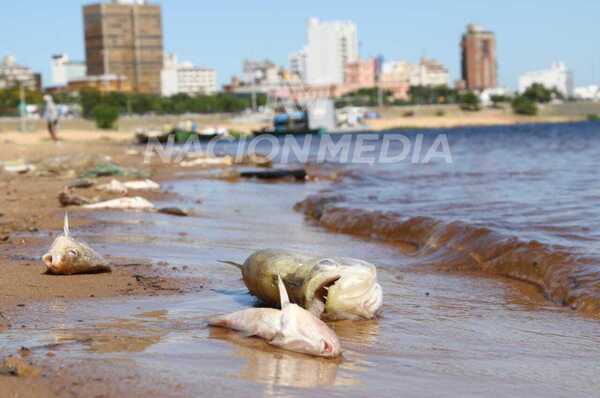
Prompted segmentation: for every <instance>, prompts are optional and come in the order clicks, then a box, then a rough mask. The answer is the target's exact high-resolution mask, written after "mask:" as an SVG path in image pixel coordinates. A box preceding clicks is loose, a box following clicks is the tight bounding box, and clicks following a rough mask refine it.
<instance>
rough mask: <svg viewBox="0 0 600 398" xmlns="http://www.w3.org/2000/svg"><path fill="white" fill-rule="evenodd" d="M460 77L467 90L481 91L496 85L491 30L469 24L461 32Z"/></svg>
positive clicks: (493, 44)
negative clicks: (465, 29)
mask: <svg viewBox="0 0 600 398" xmlns="http://www.w3.org/2000/svg"><path fill="white" fill-rule="evenodd" d="M461 48H462V79H463V80H464V81H465V85H466V88H467V89H468V90H475V91H483V90H485V89H488V88H494V87H496V85H497V62H496V38H495V36H494V33H493V32H490V31H484V30H483V29H482V28H481V27H479V26H477V25H473V24H471V25H469V26H468V27H467V32H466V33H465V34H463V36H462V41H461Z"/></svg>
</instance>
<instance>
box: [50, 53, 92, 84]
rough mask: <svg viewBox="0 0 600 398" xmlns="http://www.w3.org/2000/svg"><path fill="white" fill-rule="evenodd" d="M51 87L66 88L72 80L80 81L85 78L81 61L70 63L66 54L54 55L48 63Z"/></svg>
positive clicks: (83, 64) (84, 69) (84, 68)
mask: <svg viewBox="0 0 600 398" xmlns="http://www.w3.org/2000/svg"><path fill="white" fill-rule="evenodd" d="M50 70H51V73H52V85H53V86H66V85H67V83H69V82H70V81H72V80H81V79H83V78H84V77H85V76H86V66H85V62H83V61H71V60H70V59H69V56H68V55H67V54H56V55H53V56H52V60H51V61H50Z"/></svg>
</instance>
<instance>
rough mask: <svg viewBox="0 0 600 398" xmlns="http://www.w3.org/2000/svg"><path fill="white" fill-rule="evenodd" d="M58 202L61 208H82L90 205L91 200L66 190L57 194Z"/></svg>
mask: <svg viewBox="0 0 600 398" xmlns="http://www.w3.org/2000/svg"><path fill="white" fill-rule="evenodd" d="M58 202H59V203H60V205H61V206H62V207H67V206H83V205H87V204H90V203H92V200H90V199H88V198H86V197H84V196H80V195H76V194H74V193H72V192H71V190H70V189H68V188H66V189H65V190H64V191H62V192H61V193H59V194H58Z"/></svg>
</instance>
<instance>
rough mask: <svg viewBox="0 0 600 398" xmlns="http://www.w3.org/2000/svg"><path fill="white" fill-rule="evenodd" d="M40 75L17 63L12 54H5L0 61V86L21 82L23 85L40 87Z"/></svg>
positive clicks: (4, 86) (34, 87)
mask: <svg viewBox="0 0 600 398" xmlns="http://www.w3.org/2000/svg"><path fill="white" fill-rule="evenodd" d="M40 80H41V77H40V75H39V74H36V73H34V72H33V71H32V70H31V69H30V68H28V67H26V66H23V65H19V64H17V60H16V59H15V57H14V56H12V55H7V56H5V57H4V59H3V60H2V63H0V88H10V87H14V86H18V85H19V84H22V85H23V87H25V88H28V89H31V90H35V89H40V88H41V87H39V86H41V82H40Z"/></svg>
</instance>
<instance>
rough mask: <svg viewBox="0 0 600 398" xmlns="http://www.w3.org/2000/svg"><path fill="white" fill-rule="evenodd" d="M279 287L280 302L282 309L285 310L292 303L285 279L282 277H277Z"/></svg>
mask: <svg viewBox="0 0 600 398" xmlns="http://www.w3.org/2000/svg"><path fill="white" fill-rule="evenodd" d="M277 286H278V287H279V301H280V302H281V309H283V308H285V307H286V306H287V305H288V304H289V303H290V298H289V297H288V293H287V290H286V289H285V285H284V284H283V279H281V276H280V275H277Z"/></svg>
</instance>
